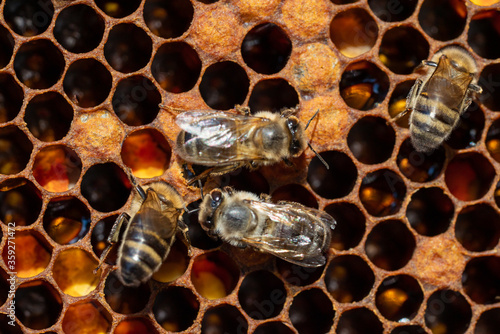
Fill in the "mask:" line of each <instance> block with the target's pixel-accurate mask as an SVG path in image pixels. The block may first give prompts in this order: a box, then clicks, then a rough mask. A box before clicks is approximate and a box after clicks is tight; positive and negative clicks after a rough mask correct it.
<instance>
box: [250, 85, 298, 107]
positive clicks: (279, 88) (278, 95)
mask: <svg viewBox="0 0 500 334" xmlns="http://www.w3.org/2000/svg"><path fill="white" fill-rule="evenodd" d="M298 104H299V95H298V94H297V91H296V90H295V88H294V87H293V86H292V85H290V83H289V82H288V81H286V80H284V79H266V80H261V81H259V82H258V83H257V84H256V85H255V86H254V87H253V89H252V93H251V94H250V98H249V100H248V106H249V107H250V110H251V111H252V113H255V112H258V111H277V112H279V111H281V110H283V109H287V108H294V107H296V106H297V105H298Z"/></svg>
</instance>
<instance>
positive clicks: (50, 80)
mask: <svg viewBox="0 0 500 334" xmlns="http://www.w3.org/2000/svg"><path fill="white" fill-rule="evenodd" d="M14 70H15V71H16V76H17V78H18V79H19V81H21V82H22V83H23V84H25V85H26V86H28V87H29V88H32V89H45V88H49V87H51V86H53V85H54V84H55V83H56V82H57V81H59V79H60V78H61V75H62V72H63V70H64V57H63V55H62V53H61V51H59V49H58V48H57V47H56V46H55V45H54V44H52V42H51V41H49V40H46V39H39V40H35V41H30V42H27V43H24V44H23V45H21V47H20V48H19V50H17V52H16V56H15V57H14Z"/></svg>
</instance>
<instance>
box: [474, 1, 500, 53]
mask: <svg viewBox="0 0 500 334" xmlns="http://www.w3.org/2000/svg"><path fill="white" fill-rule="evenodd" d="M499 20H500V11H498V10H489V11H483V12H479V13H477V14H476V15H474V16H473V17H472V20H471V21H470V23H469V34H468V37H467V44H469V45H470V47H471V48H472V50H474V52H475V53H477V54H478V55H480V56H481V57H483V58H487V59H496V58H499V57H500V48H499V47H498V44H499V43H500V27H499V26H498V21H499Z"/></svg>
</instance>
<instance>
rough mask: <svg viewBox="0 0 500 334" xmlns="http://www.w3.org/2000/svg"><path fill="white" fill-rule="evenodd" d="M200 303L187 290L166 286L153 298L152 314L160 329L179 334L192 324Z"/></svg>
mask: <svg viewBox="0 0 500 334" xmlns="http://www.w3.org/2000/svg"><path fill="white" fill-rule="evenodd" d="M199 308H200V303H199V302H198V300H197V299H196V296H195V295H194V294H193V292H191V290H189V289H187V288H183V287H180V286H168V287H166V288H165V289H163V290H161V291H160V292H159V293H158V294H157V295H156V297H155V301H154V304H153V314H154V317H155V319H156V321H157V322H158V324H160V326H161V327H163V328H164V329H166V330H167V331H173V332H181V331H184V330H186V329H188V328H189V327H191V325H192V324H193V322H194V320H195V319H196V317H197V315H198V311H199Z"/></svg>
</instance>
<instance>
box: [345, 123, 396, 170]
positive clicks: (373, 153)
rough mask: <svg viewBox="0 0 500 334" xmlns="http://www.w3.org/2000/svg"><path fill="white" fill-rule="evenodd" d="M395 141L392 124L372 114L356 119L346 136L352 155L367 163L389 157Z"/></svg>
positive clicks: (377, 161)
mask: <svg viewBox="0 0 500 334" xmlns="http://www.w3.org/2000/svg"><path fill="white" fill-rule="evenodd" d="M395 141H396V134H395V132H394V129H393V128H392V126H390V125H389V124H388V123H387V121H386V120H385V119H383V118H379V117H373V116H368V117H364V118H362V119H360V120H358V121H357V122H356V124H354V126H353V127H352V128H351V130H350V131H349V134H348V136H347V145H348V146H349V149H350V150H351V152H352V154H353V155H354V157H356V159H358V160H359V161H360V162H362V163H364V164H368V165H372V164H378V163H381V162H384V161H385V160H387V159H389V157H390V156H391V154H392V150H393V148H394V143H395Z"/></svg>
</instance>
